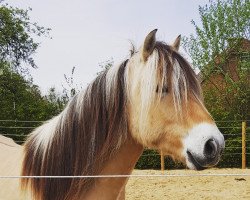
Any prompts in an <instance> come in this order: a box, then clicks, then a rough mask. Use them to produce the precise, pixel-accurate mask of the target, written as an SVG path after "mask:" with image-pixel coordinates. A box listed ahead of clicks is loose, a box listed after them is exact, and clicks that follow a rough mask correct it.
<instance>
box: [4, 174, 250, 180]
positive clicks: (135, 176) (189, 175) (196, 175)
mask: <svg viewBox="0 0 250 200" xmlns="http://www.w3.org/2000/svg"><path fill="white" fill-rule="evenodd" d="M203 176H250V174H246V173H239V174H128V175H122V174H118V175H89V176H88V175H87V176H0V178H2V179H17V178H32V179H44V178H53V179H61V178H67V179H68V178H70V179H76V178H77V179H79V178H145V177H146V178H156V177H159V178H164V177H165V178H167V177H203Z"/></svg>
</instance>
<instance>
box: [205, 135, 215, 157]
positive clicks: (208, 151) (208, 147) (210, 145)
mask: <svg viewBox="0 0 250 200" xmlns="http://www.w3.org/2000/svg"><path fill="white" fill-rule="evenodd" d="M204 155H205V156H206V157H207V158H215V157H216V155H217V144H216V142H215V141H214V139H209V140H208V141H207V142H206V143H205V147H204Z"/></svg>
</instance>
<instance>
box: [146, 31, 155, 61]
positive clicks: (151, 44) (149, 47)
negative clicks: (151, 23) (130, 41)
mask: <svg viewBox="0 0 250 200" xmlns="http://www.w3.org/2000/svg"><path fill="white" fill-rule="evenodd" d="M156 32H157V29H154V30H153V31H151V32H150V33H149V34H148V35H147V37H146V38H145V40H144V43H143V50H142V59H143V61H144V62H146V61H147V59H148V57H149V56H150V55H151V53H152V52H153V50H154V48H155V42H156V39H155V34H156Z"/></svg>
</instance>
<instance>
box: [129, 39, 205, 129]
mask: <svg viewBox="0 0 250 200" xmlns="http://www.w3.org/2000/svg"><path fill="white" fill-rule="evenodd" d="M140 66H141V67H140ZM138 67H139V68H138ZM128 68H129V70H130V73H128V74H127V75H126V78H127V79H128V81H126V84H127V87H126V88H127V90H128V91H127V94H128V95H129V97H128V99H133V98H134V99H135V98H136V96H138V95H139V96H140V100H139V102H137V103H138V105H137V106H140V109H139V121H138V123H139V132H143V133H147V127H146V126H145V124H147V118H148V117H149V112H150V108H151V107H152V105H157V103H159V102H160V101H161V97H162V96H164V95H166V94H164V93H163V92H162V91H163V90H162V89H163V88H164V87H167V88H168V90H169V92H171V93H172V96H173V103H174V107H175V110H176V113H177V115H180V116H181V114H182V111H183V110H184V108H183V106H185V104H186V103H187V102H188V99H189V98H188V97H189V96H193V97H195V98H196V100H197V101H198V102H200V101H201V98H202V97H201V89H200V86H199V83H198V80H197V77H196V74H195V72H194V70H193V69H192V67H191V66H190V64H189V63H188V62H187V61H186V60H185V59H184V58H183V57H182V56H181V55H180V54H179V53H178V52H176V51H175V50H174V48H173V47H171V46H169V45H167V44H165V43H164V42H159V41H157V42H156V44H155V48H154V50H153V52H152V54H151V55H150V56H149V57H148V59H147V61H146V62H143V61H142V60H141V58H140V53H138V54H135V55H133V57H132V59H131V61H129V63H128ZM136 68H138V69H136ZM156 90H157V91H158V92H156Z"/></svg>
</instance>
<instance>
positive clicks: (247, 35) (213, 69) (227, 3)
mask: <svg viewBox="0 0 250 200" xmlns="http://www.w3.org/2000/svg"><path fill="white" fill-rule="evenodd" d="M199 14H200V18H201V26H199V25H198V24H196V22H194V21H192V24H193V25H194V27H195V30H196V34H191V35H190V36H189V37H184V40H183V43H184V47H185V50H186V52H187V53H188V54H189V55H190V57H191V58H192V61H193V65H194V67H196V68H199V70H200V71H201V74H202V79H203V82H204V83H209V84H210V85H212V86H213V87H209V88H207V89H205V88H204V90H205V91H204V96H205V102H206V104H207V106H208V108H210V109H212V110H210V111H211V112H212V114H214V116H216V118H217V119H222V118H225V119H226V118H227V119H228V118H229V117H231V119H247V118H249V117H250V116H249V104H250V99H249V94H250V87H249V72H250V71H249V70H250V63H249V61H250V53H249V51H250V49H249V47H247V48H243V46H244V44H245V42H249V39H250V29H249V27H250V20H249V19H250V1H249V0H224V1H221V0H217V1H209V4H208V5H206V6H204V7H199ZM233 59H235V65H237V67H236V72H235V73H234V74H232V73H230V72H229V70H228V66H229V65H231V63H232V62H233V61H232V60H233ZM217 75H220V76H222V77H223V83H222V84H223V87H222V86H218V83H216V82H217V81H218V79H217V78H213V77H216V76H217ZM235 76H237V78H235ZM204 85H205V84H204ZM215 96H216V102H215V98H214V97H215ZM216 103H217V106H215V105H216ZM225 108H227V109H225ZM219 110H223V111H227V112H220V111H219ZM218 111H219V112H218ZM223 114H224V116H223Z"/></svg>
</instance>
